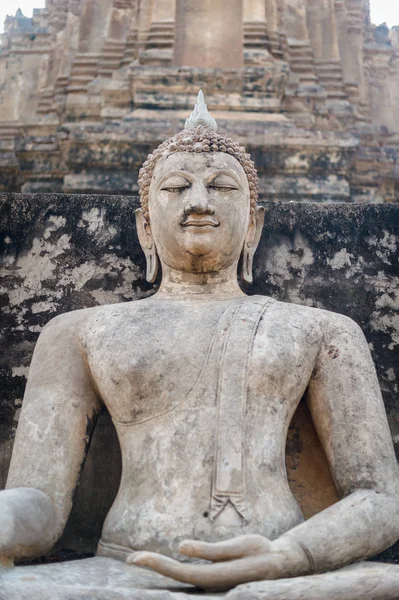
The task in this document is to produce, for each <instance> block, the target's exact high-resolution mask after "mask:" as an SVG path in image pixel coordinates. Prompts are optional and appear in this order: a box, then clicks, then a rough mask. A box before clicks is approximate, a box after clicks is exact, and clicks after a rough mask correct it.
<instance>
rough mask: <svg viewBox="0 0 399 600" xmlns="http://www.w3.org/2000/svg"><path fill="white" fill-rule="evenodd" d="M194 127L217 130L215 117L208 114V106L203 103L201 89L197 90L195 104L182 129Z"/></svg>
mask: <svg viewBox="0 0 399 600" xmlns="http://www.w3.org/2000/svg"><path fill="white" fill-rule="evenodd" d="M196 127H203V128H204V129H210V130H211V131H217V128H218V126H217V123H216V121H215V119H214V118H213V117H212V116H211V115H210V113H209V111H208V107H207V105H206V104H205V98H204V94H203V93H202V90H200V91H199V92H198V97H197V102H196V105H195V106H194V110H193V112H192V113H191V115H190V116H189V117H188V119H187V120H186V124H185V126H184V129H187V130H191V129H195V128H196Z"/></svg>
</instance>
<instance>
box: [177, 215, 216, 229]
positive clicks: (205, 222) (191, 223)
mask: <svg viewBox="0 0 399 600" xmlns="http://www.w3.org/2000/svg"><path fill="white" fill-rule="evenodd" d="M181 226H182V227H219V221H217V220H216V219H210V218H206V219H204V218H192V217H191V218H189V219H185V220H184V221H182V223H181Z"/></svg>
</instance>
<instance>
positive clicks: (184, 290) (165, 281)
mask: <svg viewBox="0 0 399 600" xmlns="http://www.w3.org/2000/svg"><path fill="white" fill-rule="evenodd" d="M156 295H157V296H162V295H165V296H176V297H179V296H180V297H183V296H184V297H186V298H189V297H193V296H196V297H198V296H203V297H219V298H223V297H226V296H243V295H244V294H243V292H242V291H241V289H240V286H239V285H238V281H237V263H235V264H234V265H232V266H231V267H228V268H227V269H224V270H223V271H218V272H217V273H188V272H186V271H179V270H176V269H172V268H170V267H168V266H167V265H165V264H164V263H162V282H161V285H160V288H159V291H158V292H157V294H156Z"/></svg>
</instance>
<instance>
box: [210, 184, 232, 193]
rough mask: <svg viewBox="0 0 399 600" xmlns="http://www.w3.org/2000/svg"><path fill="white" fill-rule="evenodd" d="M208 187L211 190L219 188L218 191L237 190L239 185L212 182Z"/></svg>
mask: <svg viewBox="0 0 399 600" xmlns="http://www.w3.org/2000/svg"><path fill="white" fill-rule="evenodd" d="M208 189H210V190H217V191H218V192H231V191H233V190H237V189H238V188H237V187H234V186H231V185H216V184H212V185H209V186H208Z"/></svg>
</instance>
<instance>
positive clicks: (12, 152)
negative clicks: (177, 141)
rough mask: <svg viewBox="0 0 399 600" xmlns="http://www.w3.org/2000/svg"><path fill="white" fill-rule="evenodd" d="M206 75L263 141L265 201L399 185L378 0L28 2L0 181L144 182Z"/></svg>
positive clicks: (395, 59) (249, 134) (383, 196)
mask: <svg viewBox="0 0 399 600" xmlns="http://www.w3.org/2000/svg"><path fill="white" fill-rule="evenodd" d="M205 32H206V35H205ZM200 88H202V89H203V91H204V93H205V97H206V100H207V102H208V105H209V108H210V109H211V111H212V112H213V113H214V116H215V117H216V118H217V120H218V122H219V124H220V130H221V131H229V132H230V133H231V135H232V136H233V137H234V138H235V139H237V140H238V141H240V142H241V143H243V144H244V145H246V146H248V147H249V148H250V149H251V151H252V153H253V155H254V158H255V162H256V165H257V167H258V169H259V173H260V183H261V185H260V193H261V197H262V199H263V200H265V201H270V200H279V201H287V200H288V201H289V200H295V201H299V200H303V201H315V202H320V201H326V200H327V201H339V202H344V201H355V202H363V201H366V202H367V201H372V202H397V201H398V200H399V163H398V148H399V146H398V143H399V142H398V140H399V138H398V135H399V102H398V99H399V28H393V29H392V30H389V29H388V28H387V27H386V26H385V25H380V26H378V27H376V26H375V25H373V24H372V23H371V22H370V9H369V2H368V0H229V1H228V2H226V1H225V0H213V2H204V1H198V0H184V1H183V0H182V1H180V0H152V1H151V2H150V1H147V0H146V1H145V2H144V1H142V0H57V1H55V0H47V2H46V8H44V9H38V10H35V11H34V13H33V17H32V19H28V18H26V17H24V16H23V15H22V13H21V12H20V11H19V12H17V14H16V16H15V17H9V18H8V19H7V20H6V24H5V33H4V34H3V35H2V36H1V46H0V191H4V192H11V191H22V192H67V193H104V194H109V193H121V194H127V195H129V194H135V193H136V192H137V172H138V169H139V165H140V164H141V162H142V161H143V160H144V159H145V157H146V154H147V153H148V152H149V151H151V150H152V149H153V148H154V147H156V145H157V144H159V143H160V142H161V141H163V140H164V136H165V134H166V133H167V134H168V135H171V134H174V133H177V131H178V130H179V128H181V127H182V125H183V123H184V119H185V118H186V117H187V116H188V114H189V111H191V109H192V107H193V105H194V101H195V97H196V95H197V93H198V90H199V89H200Z"/></svg>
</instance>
